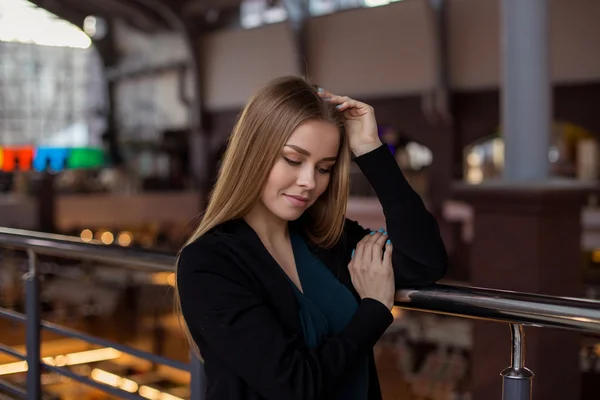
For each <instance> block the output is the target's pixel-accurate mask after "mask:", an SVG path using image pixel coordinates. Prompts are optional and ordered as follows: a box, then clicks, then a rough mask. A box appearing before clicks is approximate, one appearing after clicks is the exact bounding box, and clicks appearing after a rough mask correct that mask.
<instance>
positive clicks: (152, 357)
mask: <svg viewBox="0 0 600 400" xmlns="http://www.w3.org/2000/svg"><path fill="white" fill-rule="evenodd" d="M3 316H10V318H11V319H14V320H17V321H20V322H24V321H25V319H26V316H25V315H24V314H20V313H17V312H14V311H10V310H6V309H5V308H0V318H1V317H3ZM40 326H41V327H42V328H44V329H46V330H48V331H50V332H53V333H56V334H59V335H63V336H68V337H71V338H75V339H80V340H83V341H85V342H88V343H92V344H96V345H98V346H103V347H111V348H113V349H115V350H119V351H120V352H122V353H126V354H129V355H132V356H134V357H138V358H141V359H144V360H146V361H150V362H153V363H157V364H164V365H168V366H169V367H173V368H176V369H179V370H182V371H186V372H190V365H189V364H187V363H183V362H180V361H176V360H173V359H170V358H165V357H162V356H157V355H156V354H153V353H148V352H146V351H143V350H138V349H134V348H133V347H129V346H125V345H123V344H119V343H115V342H111V341H110V340H105V339H100V338H97V337H95V336H91V335H87V334H85V333H81V332H78V331H76V330H74V329H70V328H66V327H64V326H60V325H57V324H55V323H52V322H48V321H40ZM1 352H4V353H7V354H10V355H11V356H13V357H16V358H20V359H22V360H23V359H25V355H22V354H20V353H18V352H16V351H15V350H12V349H11V348H10V347H6V346H4V345H2V344H0V353H1Z"/></svg>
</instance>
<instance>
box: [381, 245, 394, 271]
mask: <svg viewBox="0 0 600 400" xmlns="http://www.w3.org/2000/svg"><path fill="white" fill-rule="evenodd" d="M393 250H394V247H393V246H392V242H391V241H390V240H389V239H388V240H387V241H386V242H385V253H383V266H384V267H389V268H391V267H392V251H393Z"/></svg>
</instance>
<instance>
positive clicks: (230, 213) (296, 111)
mask: <svg viewBox="0 0 600 400" xmlns="http://www.w3.org/2000/svg"><path fill="white" fill-rule="evenodd" d="M341 117H342V116H341V115H340V113H338V112H336V111H335V109H334V107H333V106H332V105H331V104H329V103H327V102H325V101H323V100H322V99H321V98H320V97H319V95H318V94H317V88H316V87H315V86H314V85H312V84H311V83H309V82H308V81H307V80H305V79H302V78H299V77H292V76H288V77H282V78H278V79H275V80H272V81H271V82H269V83H268V84H266V85H265V86H263V87H262V88H260V89H259V90H258V91H257V92H256V93H255V94H254V96H253V97H252V98H251V99H250V101H249V102H248V103H247V104H246V106H245V108H244V110H243V111H242V113H241V115H240V117H239V119H238V121H237V123H236V125H235V127H234V129H233V132H232V134H231V137H230V138H229V142H228V144H227V149H226V151H225V154H224V156H223V161H222V164H221V168H220V171H219V174H218V178H217V181H216V183H215V185H214V188H213V191H212V193H211V195H210V198H209V201H208V206H207V208H206V211H205V212H204V215H203V217H202V219H201V221H200V223H199V226H198V227H197V228H196V230H195V231H194V233H193V234H192V235H191V236H190V238H189V239H188V240H187V242H186V244H185V245H184V247H185V246H187V245H188V244H190V243H192V242H194V241H195V240H197V239H198V238H199V237H201V236H202V235H204V234H206V233H207V232H208V231H210V230H211V229H212V228H214V227H216V226H217V225H219V224H222V223H224V222H226V221H230V220H233V219H238V218H242V217H244V216H245V215H246V214H247V213H248V212H250V210H251V209H252V208H253V207H254V205H255V204H256V202H257V201H258V199H259V198H260V195H261V193H262V191H263V188H264V186H265V184H266V181H267V178H268V176H269V173H270V171H271V169H272V168H273V165H274V164H275V162H276V160H277V158H278V157H279V156H280V154H281V150H282V148H283V146H284V145H285V143H286V142H287V140H288V139H289V137H290V136H291V134H292V132H294V130H295V129H296V128H298V127H299V126H300V125H302V124H303V123H305V122H307V121H310V120H321V121H328V122H331V123H333V124H335V125H336V126H337V127H338V128H339V130H340V148H339V152H338V158H337V161H336V163H335V165H334V167H333V169H332V172H331V179H330V181H329V185H328V187H327V189H326V190H325V192H324V193H323V194H322V195H321V196H320V197H319V199H317V201H315V203H314V204H313V205H312V206H311V207H310V208H309V209H308V210H307V211H306V213H308V216H309V217H310V218H309V219H308V221H310V222H309V224H308V225H307V226H306V227H304V228H305V229H306V233H307V235H308V237H309V238H310V240H311V241H313V242H314V243H316V244H317V245H319V246H322V247H325V248H329V247H332V246H333V245H334V244H335V243H336V242H337V241H338V240H339V239H340V237H341V234H342V229H343V224H344V216H345V214H346V203H347V200H348V191H349V172H350V162H351V157H350V148H349V146H348V140H347V139H346V137H345V136H346V135H345V133H344V129H343V120H342V118H341ZM175 304H176V308H177V313H178V315H181V305H180V299H179V295H178V290H177V287H175ZM184 323H185V321H184ZM185 328H186V329H185V331H186V335H187V337H188V340H190V344H191V345H192V346H193V348H194V349H195V351H196V352H198V348H197V346H196V345H195V343H194V342H193V340H191V336H190V334H189V330H188V329H187V326H186V327H185Z"/></svg>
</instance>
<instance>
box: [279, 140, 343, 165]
mask: <svg viewBox="0 0 600 400" xmlns="http://www.w3.org/2000/svg"><path fill="white" fill-rule="evenodd" d="M285 147H291V148H292V149H294V150H296V151H297V152H298V153H300V154H302V155H304V156H306V157H310V153H309V152H308V150H305V149H303V148H302V147H300V146H296V145H295V144H286V145H285ZM336 160H337V157H325V158H323V159H322V160H321V161H336Z"/></svg>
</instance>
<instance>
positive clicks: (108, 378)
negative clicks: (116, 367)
mask: <svg viewBox="0 0 600 400" xmlns="http://www.w3.org/2000/svg"><path fill="white" fill-rule="evenodd" d="M91 377H92V379H93V380H95V381H98V382H102V383H106V384H107V385H110V386H113V387H119V382H120V380H121V377H120V376H119V375H115V374H111V373H110V372H106V371H104V370H101V369H98V368H94V369H93V370H92V373H91Z"/></svg>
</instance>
